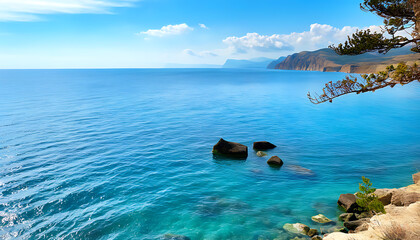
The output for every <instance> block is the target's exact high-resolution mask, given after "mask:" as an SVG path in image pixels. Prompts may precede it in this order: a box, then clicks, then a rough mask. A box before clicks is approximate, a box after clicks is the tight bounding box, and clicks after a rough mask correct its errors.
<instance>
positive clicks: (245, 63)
mask: <svg viewBox="0 0 420 240" xmlns="http://www.w3.org/2000/svg"><path fill="white" fill-rule="evenodd" d="M272 61H273V59H270V58H252V59H248V60H246V59H227V60H226V62H225V64H223V68H267V66H268V64H270V63H271V62H272Z"/></svg>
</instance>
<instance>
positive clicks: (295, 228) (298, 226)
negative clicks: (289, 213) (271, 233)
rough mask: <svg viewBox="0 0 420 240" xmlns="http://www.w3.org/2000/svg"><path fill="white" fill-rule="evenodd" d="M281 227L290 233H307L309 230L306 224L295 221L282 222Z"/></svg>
mask: <svg viewBox="0 0 420 240" xmlns="http://www.w3.org/2000/svg"><path fill="white" fill-rule="evenodd" d="M283 229H284V230H286V231H288V232H290V233H294V234H302V235H307V233H308V231H309V230H310V228H309V227H308V226H306V225H305V224H302V223H295V224H290V223H286V224H284V226H283Z"/></svg>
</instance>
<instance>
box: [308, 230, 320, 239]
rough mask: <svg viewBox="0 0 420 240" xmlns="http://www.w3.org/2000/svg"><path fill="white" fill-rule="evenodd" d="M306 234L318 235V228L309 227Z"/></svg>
mask: <svg viewBox="0 0 420 240" xmlns="http://www.w3.org/2000/svg"><path fill="white" fill-rule="evenodd" d="M307 235H308V236H309V237H313V236H315V235H318V230H316V229H313V228H311V229H309V231H308V233H307Z"/></svg>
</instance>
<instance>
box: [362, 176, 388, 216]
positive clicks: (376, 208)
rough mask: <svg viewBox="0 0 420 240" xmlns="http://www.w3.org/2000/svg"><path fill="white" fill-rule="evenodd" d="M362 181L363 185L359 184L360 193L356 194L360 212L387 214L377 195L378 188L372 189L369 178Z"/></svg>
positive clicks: (363, 178)
mask: <svg viewBox="0 0 420 240" xmlns="http://www.w3.org/2000/svg"><path fill="white" fill-rule="evenodd" d="M362 180H363V183H360V184H359V191H358V192H357V193H356V197H357V198H358V199H357V200H356V202H357V204H358V205H359V210H360V211H362V212H370V211H373V212H375V213H380V212H381V213H385V208H384V205H383V204H382V202H381V201H379V199H378V196H377V195H376V194H375V191H376V188H373V187H372V183H371V182H370V180H369V178H365V177H362Z"/></svg>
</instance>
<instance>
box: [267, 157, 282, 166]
mask: <svg viewBox="0 0 420 240" xmlns="http://www.w3.org/2000/svg"><path fill="white" fill-rule="evenodd" d="M267 164H268V165H270V166H272V167H281V166H283V160H281V159H280V158H279V157H277V156H272V157H271V158H270V159H268V161H267Z"/></svg>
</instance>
